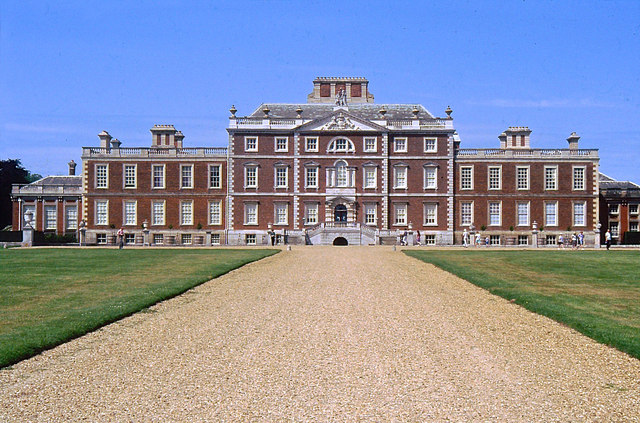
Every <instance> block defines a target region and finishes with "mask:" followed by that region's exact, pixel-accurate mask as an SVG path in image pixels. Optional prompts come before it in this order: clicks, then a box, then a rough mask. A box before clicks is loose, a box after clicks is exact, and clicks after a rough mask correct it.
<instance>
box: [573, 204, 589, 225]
mask: <svg viewBox="0 0 640 423" xmlns="http://www.w3.org/2000/svg"><path fill="white" fill-rule="evenodd" d="M576 206H582V223H578V222H577V221H576V217H577V215H576ZM571 215H572V216H571V221H572V222H573V226H577V227H585V226H587V202H586V201H574V202H573V204H572V207H571Z"/></svg>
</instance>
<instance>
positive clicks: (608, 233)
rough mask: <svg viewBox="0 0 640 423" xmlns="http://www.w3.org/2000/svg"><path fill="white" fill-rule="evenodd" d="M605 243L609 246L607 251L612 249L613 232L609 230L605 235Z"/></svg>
mask: <svg viewBox="0 0 640 423" xmlns="http://www.w3.org/2000/svg"><path fill="white" fill-rule="evenodd" d="M604 243H605V244H606V245H607V250H609V248H610V247H611V232H610V231H609V229H607V232H606V233H605V234H604Z"/></svg>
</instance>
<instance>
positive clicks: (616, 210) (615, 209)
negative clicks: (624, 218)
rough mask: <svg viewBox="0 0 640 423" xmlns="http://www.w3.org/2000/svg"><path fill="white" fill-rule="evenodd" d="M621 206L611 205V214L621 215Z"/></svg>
mask: <svg viewBox="0 0 640 423" xmlns="http://www.w3.org/2000/svg"><path fill="white" fill-rule="evenodd" d="M619 210H620V208H619V204H610V205H609V214H618V213H619Z"/></svg>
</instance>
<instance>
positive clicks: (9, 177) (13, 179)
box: [0, 159, 42, 229]
mask: <svg viewBox="0 0 640 423" xmlns="http://www.w3.org/2000/svg"><path fill="white" fill-rule="evenodd" d="M40 178H42V176H40V175H38V174H37V173H33V174H32V173H31V172H29V171H28V170H27V169H25V168H24V167H22V163H20V160H19V159H8V160H0V229H2V228H4V227H5V226H7V225H11V217H12V206H11V185H12V184H29V183H31V182H33V181H37V180H38V179H40Z"/></svg>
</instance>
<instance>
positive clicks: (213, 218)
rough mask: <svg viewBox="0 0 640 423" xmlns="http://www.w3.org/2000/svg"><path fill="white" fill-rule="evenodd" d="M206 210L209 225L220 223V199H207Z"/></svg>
mask: <svg viewBox="0 0 640 423" xmlns="http://www.w3.org/2000/svg"><path fill="white" fill-rule="evenodd" d="M216 208H217V211H215V209H216ZM208 211H209V213H208V214H209V225H212V226H214V225H222V200H209V205H208Z"/></svg>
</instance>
